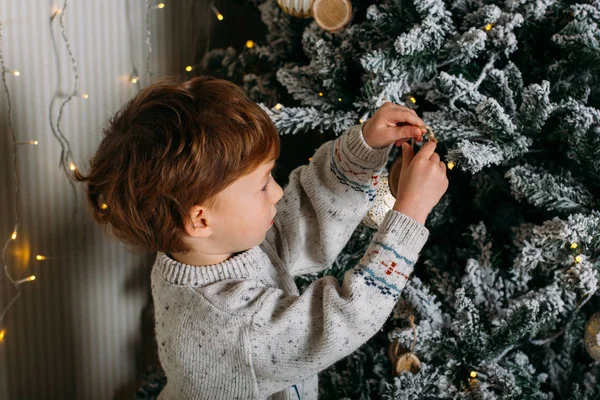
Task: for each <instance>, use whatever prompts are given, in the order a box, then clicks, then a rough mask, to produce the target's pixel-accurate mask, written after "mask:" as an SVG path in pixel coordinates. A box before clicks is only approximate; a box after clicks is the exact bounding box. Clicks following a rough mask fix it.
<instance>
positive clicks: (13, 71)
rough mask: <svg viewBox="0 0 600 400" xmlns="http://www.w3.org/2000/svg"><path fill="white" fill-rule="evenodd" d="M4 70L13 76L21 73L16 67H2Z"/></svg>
mask: <svg viewBox="0 0 600 400" xmlns="http://www.w3.org/2000/svg"><path fill="white" fill-rule="evenodd" d="M4 70H5V71H7V72H10V73H11V74H13V75H14V76H19V75H21V73H20V72H19V71H17V70H16V69H10V68H4Z"/></svg>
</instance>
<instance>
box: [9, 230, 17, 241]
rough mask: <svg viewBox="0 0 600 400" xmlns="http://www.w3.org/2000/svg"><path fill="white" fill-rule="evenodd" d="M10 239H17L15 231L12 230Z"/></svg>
mask: <svg viewBox="0 0 600 400" xmlns="http://www.w3.org/2000/svg"><path fill="white" fill-rule="evenodd" d="M10 238H11V239H12V240H17V231H13V233H12V235H10Z"/></svg>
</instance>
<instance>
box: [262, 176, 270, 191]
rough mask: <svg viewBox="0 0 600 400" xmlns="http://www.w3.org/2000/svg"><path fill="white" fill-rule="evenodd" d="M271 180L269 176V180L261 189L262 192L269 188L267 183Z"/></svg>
mask: <svg viewBox="0 0 600 400" xmlns="http://www.w3.org/2000/svg"><path fill="white" fill-rule="evenodd" d="M270 180H271V177H270V176H269V178H268V179H267V183H265V186H263V188H262V189H261V190H262V191H263V192H266V191H267V187H268V186H269V181H270Z"/></svg>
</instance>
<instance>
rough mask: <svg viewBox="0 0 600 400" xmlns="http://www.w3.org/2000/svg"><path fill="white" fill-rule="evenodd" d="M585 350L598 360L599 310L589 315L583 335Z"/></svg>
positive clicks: (599, 354) (599, 337) (599, 343)
mask: <svg viewBox="0 0 600 400" xmlns="http://www.w3.org/2000/svg"><path fill="white" fill-rule="evenodd" d="M583 342H584V344H585V350H586V351H587V352H588V354H589V355H590V356H591V357H592V358H593V359H594V360H600V312H597V313H595V314H594V315H592V316H591V317H590V320H589V321H588V323H587V324H586V325H585V334H584V336H583Z"/></svg>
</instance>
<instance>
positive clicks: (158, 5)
mask: <svg viewBox="0 0 600 400" xmlns="http://www.w3.org/2000/svg"><path fill="white" fill-rule="evenodd" d="M153 8H165V3H158V4H157V5H155V6H154V7H153Z"/></svg>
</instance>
